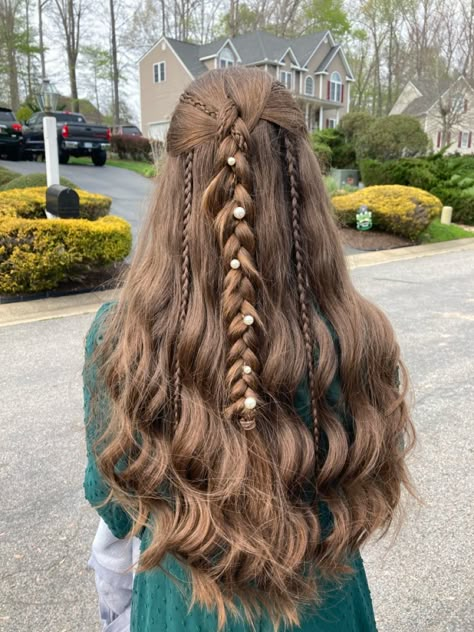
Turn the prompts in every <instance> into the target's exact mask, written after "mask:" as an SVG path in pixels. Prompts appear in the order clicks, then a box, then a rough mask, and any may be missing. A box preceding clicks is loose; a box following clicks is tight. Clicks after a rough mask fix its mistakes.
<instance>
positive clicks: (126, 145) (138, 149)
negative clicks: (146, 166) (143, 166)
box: [110, 135, 151, 162]
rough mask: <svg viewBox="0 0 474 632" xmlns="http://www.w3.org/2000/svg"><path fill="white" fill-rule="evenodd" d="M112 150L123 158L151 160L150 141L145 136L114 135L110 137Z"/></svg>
mask: <svg viewBox="0 0 474 632" xmlns="http://www.w3.org/2000/svg"><path fill="white" fill-rule="evenodd" d="M110 150H111V151H112V152H113V153H114V154H118V157H119V158H120V159H121V160H126V159H129V160H143V161H145V162H150V160H151V146H150V141H149V140H148V138H144V137H143V136H120V135H114V136H112V138H111V139H110Z"/></svg>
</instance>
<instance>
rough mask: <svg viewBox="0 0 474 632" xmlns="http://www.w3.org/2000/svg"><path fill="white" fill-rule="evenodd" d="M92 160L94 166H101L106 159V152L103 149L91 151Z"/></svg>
mask: <svg viewBox="0 0 474 632" xmlns="http://www.w3.org/2000/svg"><path fill="white" fill-rule="evenodd" d="M91 158H92V162H93V163H94V165H95V166H96V167H103V166H104V165H105V162H106V160H107V152H106V151H104V150H103V149H99V150H98V151H93V152H92V154H91Z"/></svg>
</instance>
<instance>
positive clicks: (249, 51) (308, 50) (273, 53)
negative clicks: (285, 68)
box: [166, 31, 338, 77]
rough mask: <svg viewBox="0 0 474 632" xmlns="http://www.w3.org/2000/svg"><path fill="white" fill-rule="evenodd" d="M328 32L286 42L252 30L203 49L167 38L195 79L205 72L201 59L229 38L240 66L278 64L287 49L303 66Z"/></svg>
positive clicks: (197, 45)
mask: <svg viewBox="0 0 474 632" xmlns="http://www.w3.org/2000/svg"><path fill="white" fill-rule="evenodd" d="M327 32H328V31H320V32H319V33H312V34H311V35H304V36H302V37H298V38H295V39H287V38H284V37H277V36H276V35H273V34H272V33H267V32H265V31H254V32H253V33H244V34H243V35H237V36H236V37H232V38H227V37H221V38H219V39H217V40H214V41H213V42H210V43H209V44H204V45H202V46H200V45H199V44H189V43H187V42H181V41H180V40H176V39H173V38H171V37H167V38H166V39H167V40H168V41H169V43H170V44H171V46H172V47H173V49H174V50H175V52H176V54H177V55H178V56H179V57H180V58H181V61H182V62H183V63H184V65H185V66H186V68H187V69H188V70H189V72H190V73H191V74H192V75H193V76H194V77H197V76H198V75H201V74H202V73H204V72H206V71H207V70H208V68H207V66H206V65H205V64H204V62H202V61H200V59H202V58H205V57H212V56H213V55H217V53H218V52H219V50H220V48H221V47H222V46H223V45H224V43H225V42H226V41H227V40H228V39H229V40H230V41H231V42H232V44H233V46H234V47H235V49H236V50H237V52H238V54H239V56H240V58H241V60H242V63H243V64H255V63H257V62H263V61H267V62H269V63H278V62H279V61H280V59H281V58H282V57H283V55H284V54H285V53H286V51H287V50H288V48H291V50H292V51H293V53H294V55H295V57H296V59H297V60H298V63H299V65H300V66H304V64H305V63H306V62H307V61H308V58H309V57H310V55H311V54H312V53H313V51H314V50H315V48H316V47H317V46H318V45H319V44H320V43H321V41H322V40H323V38H324V36H325V35H326V34H327ZM335 48H338V47H335ZM333 52H334V48H333V49H332V52H330V53H328V55H327V59H329V57H330V56H331V55H332V54H333ZM323 63H324V62H323Z"/></svg>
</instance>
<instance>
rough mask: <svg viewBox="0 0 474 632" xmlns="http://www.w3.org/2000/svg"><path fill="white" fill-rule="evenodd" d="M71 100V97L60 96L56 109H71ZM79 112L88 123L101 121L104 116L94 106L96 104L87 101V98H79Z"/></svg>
mask: <svg viewBox="0 0 474 632" xmlns="http://www.w3.org/2000/svg"><path fill="white" fill-rule="evenodd" d="M72 105H73V102H72V99H71V97H65V96H62V95H61V96H60V97H59V99H58V106H57V109H58V110H63V111H67V112H72V111H73V107H72ZM78 110H79V112H80V113H81V114H82V115H83V116H84V118H85V119H86V121H87V122H88V123H96V124H100V123H102V122H103V120H104V117H103V115H102V114H101V112H99V110H98V109H97V108H96V106H95V105H94V104H93V103H91V102H90V101H89V99H79V107H78Z"/></svg>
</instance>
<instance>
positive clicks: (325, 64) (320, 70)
mask: <svg viewBox="0 0 474 632" xmlns="http://www.w3.org/2000/svg"><path fill="white" fill-rule="evenodd" d="M338 54H340V55H341V59H342V63H343V65H344V68H345V69H346V73H347V78H348V79H351V80H353V79H354V77H353V76H352V70H351V68H350V66H349V64H348V62H347V59H346V56H345V55H344V53H343V51H342V48H341V45H340V44H336V46H333V47H332V48H331V49H330V50H329V51H328V53H327V55H326V57H325V58H324V59H323V61H322V62H321V63H320V64H319V66H318V67H317V68H316V74H319V73H324V72H327V69H328V66H329V64H330V63H331V62H332V60H333V59H334V57H336V55H338Z"/></svg>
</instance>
